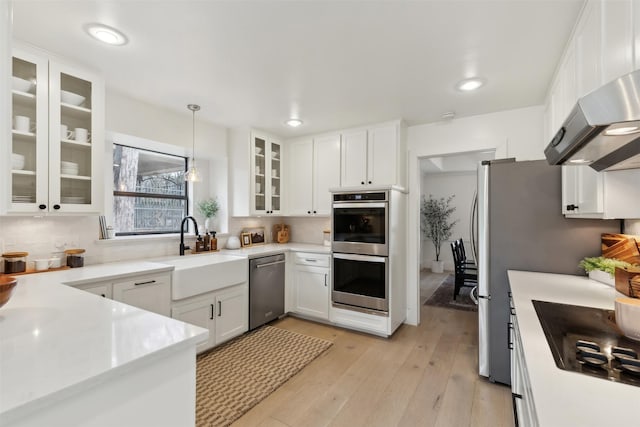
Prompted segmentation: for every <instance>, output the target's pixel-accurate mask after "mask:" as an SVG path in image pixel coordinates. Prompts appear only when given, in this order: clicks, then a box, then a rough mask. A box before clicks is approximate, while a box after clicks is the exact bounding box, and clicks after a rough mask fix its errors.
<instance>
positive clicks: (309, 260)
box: [304, 258, 318, 262]
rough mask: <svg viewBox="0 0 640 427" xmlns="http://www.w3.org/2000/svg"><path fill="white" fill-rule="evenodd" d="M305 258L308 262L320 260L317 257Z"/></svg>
mask: <svg viewBox="0 0 640 427" xmlns="http://www.w3.org/2000/svg"><path fill="white" fill-rule="evenodd" d="M304 260H305V261H307V262H318V260H317V259H313V258H305V259H304Z"/></svg>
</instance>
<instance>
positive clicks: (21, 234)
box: [0, 216, 331, 265]
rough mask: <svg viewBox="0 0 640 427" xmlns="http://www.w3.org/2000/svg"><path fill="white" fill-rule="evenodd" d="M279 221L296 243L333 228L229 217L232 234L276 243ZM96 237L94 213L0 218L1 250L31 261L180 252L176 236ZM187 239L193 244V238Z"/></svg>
mask: <svg viewBox="0 0 640 427" xmlns="http://www.w3.org/2000/svg"><path fill="white" fill-rule="evenodd" d="M277 223H285V224H288V225H289V227H290V236H291V241H292V242H298V243H312V244H320V245H321V244H322V241H323V234H322V232H323V230H325V229H329V227H330V226H331V220H330V218H328V217H324V218H318V217H311V218H305V217H301V218H290V217H277V218H276V217H256V218H230V219H229V235H236V236H239V235H240V233H241V232H242V229H244V228H251V227H265V238H266V241H267V242H273V240H274V236H273V235H272V230H273V225H274V224H277ZM98 235H99V228H98V218H97V217H95V216H72V217H0V251H1V252H10V251H26V252H29V260H31V261H32V260H34V259H36V258H45V257H49V256H50V255H51V254H53V253H55V252H62V251H64V250H65V249H69V248H83V249H86V253H85V264H86V265H90V264H100V263H106V262H115V261H124V260H135V259H145V258H154V257H162V256H168V255H177V254H178V244H179V240H180V239H179V237H177V236H175V235H173V236H166V237H163V238H160V239H158V238H154V239H153V240H150V239H145V238H144V237H140V238H136V239H127V240H125V241H118V239H116V240H113V241H99V240H98ZM186 240H187V241H188V244H190V245H191V246H193V238H191V239H186ZM226 240H227V235H224V234H223V235H220V236H219V239H218V245H219V247H221V248H222V247H224V245H225V243H226Z"/></svg>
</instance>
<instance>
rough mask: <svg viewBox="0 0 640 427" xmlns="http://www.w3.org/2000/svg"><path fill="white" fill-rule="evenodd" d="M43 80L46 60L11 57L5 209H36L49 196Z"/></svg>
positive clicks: (24, 55) (31, 57) (45, 79)
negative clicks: (8, 190) (8, 183)
mask: <svg viewBox="0 0 640 427" xmlns="http://www.w3.org/2000/svg"><path fill="white" fill-rule="evenodd" d="M47 79H48V63H47V60H46V59H43V58H41V57H38V56H35V55H31V54H28V53H26V52H25V53H22V54H20V55H16V56H14V57H13V59H12V86H11V107H12V117H11V177H10V181H11V200H10V201H9V205H8V206H9V209H8V210H9V211H14V212H15V211H20V212H37V211H39V210H40V209H39V208H38V203H44V202H45V201H46V200H47V199H48V197H49V196H48V184H47V181H48V178H47V177H48V173H49V172H48V171H49V150H48V143H49V138H48V126H49V121H48V97H49V96H48V85H47Z"/></svg>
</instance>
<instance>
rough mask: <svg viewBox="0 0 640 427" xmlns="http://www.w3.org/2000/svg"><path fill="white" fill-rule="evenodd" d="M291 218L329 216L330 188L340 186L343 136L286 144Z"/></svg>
mask: <svg viewBox="0 0 640 427" xmlns="http://www.w3.org/2000/svg"><path fill="white" fill-rule="evenodd" d="M287 161H288V165H289V166H288V173H287V194H288V201H289V205H288V210H287V211H288V214H289V215H329V214H330V213H331V193H330V192H329V189H330V188H334V187H339V186H340V135H329V136H321V137H316V138H313V139H311V138H306V139H302V140H296V141H292V142H290V143H288V145H287Z"/></svg>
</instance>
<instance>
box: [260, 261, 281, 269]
mask: <svg viewBox="0 0 640 427" xmlns="http://www.w3.org/2000/svg"><path fill="white" fill-rule="evenodd" d="M284 263H285V261H274V262H266V263H264V264H256V268H262V267H270V266H272V265H278V264H284Z"/></svg>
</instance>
